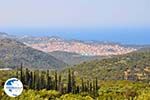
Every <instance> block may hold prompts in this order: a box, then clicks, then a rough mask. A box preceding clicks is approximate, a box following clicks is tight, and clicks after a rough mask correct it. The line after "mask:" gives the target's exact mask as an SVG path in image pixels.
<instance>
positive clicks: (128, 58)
mask: <svg viewBox="0 0 150 100" xmlns="http://www.w3.org/2000/svg"><path fill="white" fill-rule="evenodd" d="M146 68H147V69H148V68H150V49H148V50H144V51H137V52H133V53H129V54H126V55H122V56H114V57H113V58H108V59H102V60H100V61H99V60H94V61H91V62H84V63H82V64H79V65H76V66H73V67H72V68H71V69H72V70H74V72H75V73H76V75H77V77H84V78H87V79H93V78H95V77H97V78H98V79H100V80H123V79H124V72H125V71H126V70H127V69H130V70H131V72H132V73H133V74H137V75H138V74H142V75H150V72H145V71H144V70H145V69H146ZM67 70H68V69H65V70H63V73H64V75H65V76H66V72H67ZM135 76H136V75H135ZM147 79H148V77H147ZM133 80H136V77H134V79H133Z"/></svg>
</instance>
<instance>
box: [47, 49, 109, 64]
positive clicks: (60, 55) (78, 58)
mask: <svg viewBox="0 0 150 100" xmlns="http://www.w3.org/2000/svg"><path fill="white" fill-rule="evenodd" d="M49 54H50V55H52V56H54V57H55V58H57V59H59V60H62V61H64V62H65V63H67V64H69V65H75V64H80V63H83V62H85V61H92V60H96V59H99V60H100V59H104V58H106V57H102V56H84V55H80V54H77V53H70V52H64V51H54V52H50V53H49Z"/></svg>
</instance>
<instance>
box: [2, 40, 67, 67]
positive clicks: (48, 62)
mask: <svg viewBox="0 0 150 100" xmlns="http://www.w3.org/2000/svg"><path fill="white" fill-rule="evenodd" d="M20 63H23V64H24V65H25V66H28V67H29V68H32V69H50V68H51V69H58V68H59V69H61V68H63V67H65V66H66V64H65V63H64V62H63V61H60V60H58V59H56V58H55V57H53V56H51V55H49V54H47V53H44V52H41V51H38V50H35V49H33V48H30V47H28V46H26V45H25V44H23V43H20V42H18V41H16V40H12V39H7V38H5V39H1V38H0V68H3V67H9V68H16V67H17V66H19V65H20Z"/></svg>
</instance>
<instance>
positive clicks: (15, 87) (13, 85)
mask: <svg viewBox="0 0 150 100" xmlns="http://www.w3.org/2000/svg"><path fill="white" fill-rule="evenodd" d="M4 91H5V93H6V94H7V95H8V96H10V97H17V96H19V95H20V94H21V93H22V91H23V84H22V82H21V81H20V80H19V79H17V78H11V79H8V80H7V81H6V82H5V85H4Z"/></svg>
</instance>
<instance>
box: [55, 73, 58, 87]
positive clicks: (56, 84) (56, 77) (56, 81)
mask: <svg viewBox="0 0 150 100" xmlns="http://www.w3.org/2000/svg"><path fill="white" fill-rule="evenodd" d="M57 84H58V83H57V71H55V90H58V86H57Z"/></svg>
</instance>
